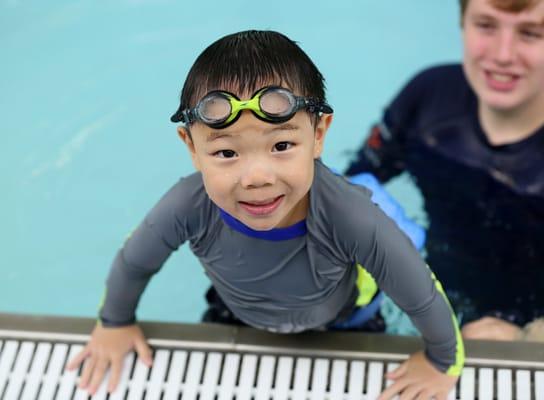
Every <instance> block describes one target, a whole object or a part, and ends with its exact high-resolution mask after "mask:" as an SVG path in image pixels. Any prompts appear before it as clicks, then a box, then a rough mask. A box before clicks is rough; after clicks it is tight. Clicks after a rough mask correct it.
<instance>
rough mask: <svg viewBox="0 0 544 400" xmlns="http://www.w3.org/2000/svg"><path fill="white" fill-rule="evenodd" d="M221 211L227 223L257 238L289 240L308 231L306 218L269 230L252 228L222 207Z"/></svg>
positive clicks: (236, 229)
mask: <svg viewBox="0 0 544 400" xmlns="http://www.w3.org/2000/svg"><path fill="white" fill-rule="evenodd" d="M219 213H220V214H221V218H222V219H223V221H225V223H226V224H227V225H228V226H230V227H231V228H232V229H234V230H235V231H238V232H240V233H243V234H244V235H247V236H251V237H254V238H257V239H264V240H271V241H274V242H278V241H280V240H289V239H293V238H296V237H299V236H304V235H306V232H307V231H308V230H307V229H306V220H303V221H300V222H297V223H296V224H294V225H291V226H288V227H286V228H275V229H271V230H269V231H256V230H254V229H251V228H250V227H249V226H247V225H244V224H243V223H241V222H240V221H238V220H237V219H236V218H234V217H233V216H232V215H230V214H228V213H227V212H226V211H224V210H222V209H219Z"/></svg>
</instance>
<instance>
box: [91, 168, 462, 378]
mask: <svg viewBox="0 0 544 400" xmlns="http://www.w3.org/2000/svg"><path fill="white" fill-rule="evenodd" d="M185 241H188V242H189V244H190V247H191V250H192V251H193V253H194V254H195V255H196V256H197V257H198V258H199V260H200V262H201V263H202V265H203V267H204V269H205V271H206V274H207V275H208V277H209V278H210V280H211V281H212V283H213V286H214V287H215V289H216V290H217V292H218V294H219V295H220V297H221V299H222V300H223V301H224V302H225V304H226V305H227V306H228V308H229V309H230V310H232V312H233V313H234V314H235V315H236V317H238V318H239V319H240V320H242V321H243V322H245V323H247V324H249V325H252V326H254V327H257V328H261V329H267V330H270V331H274V332H282V333H290V332H300V331H302V330H307V329H313V328H321V327H323V326H327V324H329V323H330V322H331V321H334V320H335V319H336V318H337V316H338V315H339V314H340V312H341V311H342V310H343V309H345V307H346V304H347V303H350V304H352V305H353V303H354V300H355V299H354V296H353V293H354V290H355V288H356V281H357V277H358V273H357V270H358V265H362V266H363V267H364V268H365V269H366V271H368V272H369V273H370V274H371V275H372V277H373V278H374V280H375V281H376V283H377V285H378V286H379V287H380V288H381V289H383V291H384V292H385V293H387V294H388V295H389V296H390V297H391V298H392V299H393V300H394V301H395V302H396V303H397V304H398V305H399V306H400V307H401V308H402V309H403V310H405V311H406V313H407V314H408V315H410V317H411V318H412V320H413V321H414V323H415V325H416V326H417V327H418V328H419V329H420V331H421V333H422V336H423V339H424V341H425V345H426V354H427V356H428V358H429V359H430V361H431V362H433V363H434V365H435V366H436V367H437V368H439V369H440V370H441V371H444V372H447V373H448V374H450V375H459V373H460V369H461V366H462V364H463V344H462V341H461V337H460V334H459V330H458V327H457V322H456V320H455V317H454V316H453V314H452V311H451V308H450V307H449V305H448V303H447V300H446V298H445V295H444V292H443V290H442V289H441V286H440V284H439V283H438V282H437V281H436V280H435V279H434V277H433V276H432V273H431V271H430V270H429V269H428V267H427V266H426V265H425V262H424V261H423V260H422V258H421V257H420V255H419V253H418V252H417V250H416V249H415V248H414V246H413V245H412V243H411V242H410V240H409V239H408V238H407V237H406V236H405V235H404V234H403V233H402V232H401V231H400V230H399V229H398V228H397V225H396V224H395V222H393V221H392V220H391V219H389V217H387V216H386V215H385V214H384V213H383V212H382V211H381V210H380V209H379V207H378V206H376V205H375V204H373V203H372V202H371V201H370V191H369V190H368V189H365V188H363V187H361V186H358V185H354V184H351V183H349V182H348V181H347V180H346V179H344V178H343V177H340V176H338V175H335V174H334V173H332V172H331V171H330V170H329V169H327V168H326V167H325V166H324V165H323V164H322V163H321V162H320V161H316V162H315V176H314V180H313V183H312V187H311V189H310V205H309V211H308V215H307V218H306V220H304V221H301V222H299V223H297V224H295V225H293V226H290V227H287V228H277V229H272V230H270V231H255V230H252V229H251V228H249V227H248V226H246V225H244V224H242V223H241V222H240V221H238V220H236V219H235V218H233V217H232V216H230V215H228V214H227V213H225V212H224V211H223V210H221V209H219V208H218V207H217V206H216V205H215V204H214V203H213V202H212V201H211V200H210V198H209V197H208V195H207V193H206V191H205V188H204V184H203V182H202V175H201V174H200V173H195V174H193V175H191V176H188V177H187V178H184V179H181V180H180V181H179V182H178V183H177V184H176V185H174V186H173V188H172V189H171V190H170V191H169V192H168V193H167V194H166V195H165V196H163V198H162V199H161V200H160V201H159V203H158V204H157V205H156V206H155V207H154V208H153V209H152V210H151V212H150V213H149V214H148V215H147V216H146V218H145V219H144V221H143V222H142V223H141V224H140V226H139V227H138V228H137V229H136V230H135V231H134V233H133V234H132V235H131V237H130V238H129V239H128V240H127V242H126V243H125V245H124V246H123V248H122V249H121V250H120V251H119V253H118V254H117V257H116V259H115V261H114V264H113V266H112V269H111V272H110V275H109V277H108V282H107V294H106V298H105V302H104V305H103V307H102V309H101V312H100V317H101V320H102V322H103V323H104V325H106V326H107V325H114V326H115V325H122V324H130V323H133V322H134V320H135V310H136V306H137V303H138V300H139V298H140V295H141V294H142V292H143V290H144V288H145V286H146V285H147V283H148V281H149V279H150V278H151V276H152V275H153V274H154V273H156V272H157V271H158V270H159V269H160V267H161V266H162V265H163V263H164V261H166V259H167V258H168V256H169V255H170V254H171V253H172V251H174V250H176V249H177V248H178V247H179V246H180V245H181V244H183V243H184V242H185Z"/></svg>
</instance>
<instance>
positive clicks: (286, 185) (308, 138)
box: [178, 96, 332, 231]
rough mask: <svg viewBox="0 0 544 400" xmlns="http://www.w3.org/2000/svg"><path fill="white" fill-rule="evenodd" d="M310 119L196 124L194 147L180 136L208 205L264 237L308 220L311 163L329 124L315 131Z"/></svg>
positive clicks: (247, 115) (302, 115) (324, 120)
mask: <svg viewBox="0 0 544 400" xmlns="http://www.w3.org/2000/svg"><path fill="white" fill-rule="evenodd" d="M248 97H249V96H245V97H244V96H242V97H241V98H243V99H245V98H248ZM313 118H314V117H313V116H312V117H310V115H309V114H308V113H307V112H305V111H299V112H297V113H296V114H295V116H294V117H293V118H291V119H290V120H289V121H287V122H285V123H281V124H272V123H268V122H264V121H261V120H259V119H257V118H256V117H255V116H254V115H253V114H252V113H251V112H249V111H248V110H245V111H242V114H241V116H240V118H239V119H238V121H236V122H235V123H234V124H233V125H231V126H229V127H227V128H224V129H213V128H210V127H208V126H207V125H205V124H203V123H200V122H197V123H194V124H193V125H192V126H191V128H190V130H191V136H192V139H193V140H192V141H191V139H190V138H189V137H188V135H187V131H186V130H185V128H183V127H179V128H178V132H179V134H180V136H181V138H182V139H183V140H184V142H185V143H186V144H187V147H188V148H189V151H190V153H191V157H192V159H193V164H194V166H195V168H196V169H197V170H199V171H201V172H202V178H203V181H204V186H205V188H206V192H207V193H208V196H209V197H210V199H211V200H212V201H213V202H214V203H215V204H216V205H217V206H218V207H220V208H222V209H223V210H225V211H226V212H227V213H229V214H230V215H232V216H233V217H235V218H236V219H238V220H239V221H241V222H242V223H244V224H245V225H247V226H249V227H250V228H252V229H255V230H260V231H264V230H270V229H272V228H280V227H286V226H290V225H293V224H295V223H296V222H299V221H301V220H302V219H304V218H305V217H306V214H307V210H308V196H309V194H308V192H309V190H310V186H311V184H312V181H313V177H314V159H315V158H318V157H319V156H320V155H321V152H322V149H323V141H324V138H325V134H326V132H327V129H328V127H329V125H330V122H331V121H332V116H331V115H323V116H322V117H321V119H320V120H319V122H318V123H317V126H315V125H314V124H312V121H313Z"/></svg>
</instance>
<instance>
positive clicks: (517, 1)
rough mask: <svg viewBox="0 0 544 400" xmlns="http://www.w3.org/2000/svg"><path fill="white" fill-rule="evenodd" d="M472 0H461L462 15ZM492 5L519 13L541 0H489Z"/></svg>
mask: <svg viewBox="0 0 544 400" xmlns="http://www.w3.org/2000/svg"><path fill="white" fill-rule="evenodd" d="M469 1H470V0H459V3H460V6H461V16H463V15H465V11H466V9H467V6H468V3H469ZM488 1H489V3H491V5H492V6H493V7H495V8H497V9H499V10H502V11H508V12H513V13H518V12H520V11H523V10H527V9H530V8H533V7H534V6H535V5H537V3H538V2H539V1H541V0H488Z"/></svg>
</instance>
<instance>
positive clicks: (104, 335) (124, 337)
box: [66, 324, 152, 395]
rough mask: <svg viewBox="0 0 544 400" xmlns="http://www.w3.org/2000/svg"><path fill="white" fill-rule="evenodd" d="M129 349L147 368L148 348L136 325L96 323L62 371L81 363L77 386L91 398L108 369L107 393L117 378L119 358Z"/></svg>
mask: <svg viewBox="0 0 544 400" xmlns="http://www.w3.org/2000/svg"><path fill="white" fill-rule="evenodd" d="M133 349H135V350H136V353H138V356H139V357H140V359H141V360H142V362H143V363H144V364H146V365H147V366H148V367H149V366H151V363H152V357H151V349H150V348H149V346H148V345H147V342H146V340H145V337H144V335H143V333H142V330H141V329H140V327H139V326H138V325H130V326H123V327H120V328H105V327H103V326H101V325H100V324H98V325H96V327H95V328H94V330H93V333H92V335H91V340H90V341H89V343H87V346H85V348H84V349H83V350H82V351H81V352H80V353H79V354H78V355H77V356H75V357H74V359H72V360H71V361H70V362H69V363H68V365H67V366H66V368H67V369H68V370H72V369H74V368H77V367H79V365H80V364H81V363H82V362H83V361H85V366H84V367H83V372H82V373H81V378H80V381H79V387H80V388H82V389H87V391H88V392H89V394H91V395H93V394H94V393H95V392H96V391H97V389H98V387H99V386H100V383H101V382H102V380H103V379H104V375H105V374H106V371H107V370H108V368H111V375H110V379H109V382H108V392H113V391H114V390H115V388H116V387H117V383H118V382H119V378H120V376H121V369H122V367H123V359H124V357H125V355H126V354H127V353H128V352H129V351H131V350H133Z"/></svg>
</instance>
